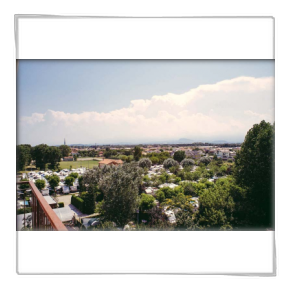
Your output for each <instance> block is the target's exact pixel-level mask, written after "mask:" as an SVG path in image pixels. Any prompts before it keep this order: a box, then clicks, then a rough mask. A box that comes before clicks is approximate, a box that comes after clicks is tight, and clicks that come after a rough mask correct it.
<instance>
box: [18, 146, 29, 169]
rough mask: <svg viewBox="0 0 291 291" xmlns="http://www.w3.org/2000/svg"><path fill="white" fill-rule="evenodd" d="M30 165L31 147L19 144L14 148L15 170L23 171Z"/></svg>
mask: <svg viewBox="0 0 291 291" xmlns="http://www.w3.org/2000/svg"><path fill="white" fill-rule="evenodd" d="M30 163H31V145H29V144H21V145H18V146H17V147H16V170H17V171H23V170H25V167H26V166H28V165H30Z"/></svg>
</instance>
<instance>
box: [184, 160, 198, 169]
mask: <svg viewBox="0 0 291 291" xmlns="http://www.w3.org/2000/svg"><path fill="white" fill-rule="evenodd" d="M194 165H195V162H194V160H192V159H184V160H183V161H182V162H181V166H182V167H183V168H185V167H191V168H193V167H194Z"/></svg>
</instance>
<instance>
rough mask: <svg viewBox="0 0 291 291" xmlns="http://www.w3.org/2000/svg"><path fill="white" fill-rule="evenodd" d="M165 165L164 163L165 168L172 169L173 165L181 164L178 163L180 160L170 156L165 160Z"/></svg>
mask: <svg viewBox="0 0 291 291" xmlns="http://www.w3.org/2000/svg"><path fill="white" fill-rule="evenodd" d="M163 165H164V168H165V169H170V168H171V167H175V166H177V165H179V164H178V162H177V161H175V160H174V159H171V158H168V159H166V160H165V161H164V163H163Z"/></svg>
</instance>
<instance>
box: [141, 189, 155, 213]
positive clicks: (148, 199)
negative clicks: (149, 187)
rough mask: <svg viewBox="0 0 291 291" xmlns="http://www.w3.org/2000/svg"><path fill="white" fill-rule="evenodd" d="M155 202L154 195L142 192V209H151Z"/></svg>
mask: <svg viewBox="0 0 291 291" xmlns="http://www.w3.org/2000/svg"><path fill="white" fill-rule="evenodd" d="M154 202H155V198H154V197H153V196H152V195H148V194H145V193H142V194H141V200H140V203H139V207H140V209H141V210H149V209H151V208H153V207H154V205H155V203H154Z"/></svg>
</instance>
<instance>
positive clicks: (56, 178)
mask: <svg viewBox="0 0 291 291" xmlns="http://www.w3.org/2000/svg"><path fill="white" fill-rule="evenodd" d="M47 180H48V182H49V184H50V186H51V187H52V188H53V189H54V191H55V188H56V187H57V186H59V183H60V177H59V176H58V175H51V176H49V177H47Z"/></svg>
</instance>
